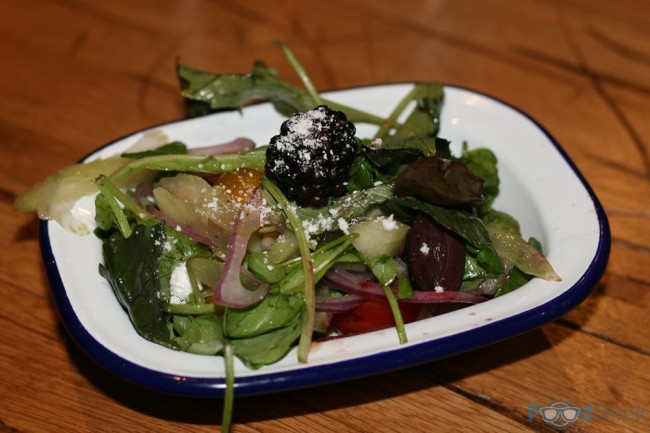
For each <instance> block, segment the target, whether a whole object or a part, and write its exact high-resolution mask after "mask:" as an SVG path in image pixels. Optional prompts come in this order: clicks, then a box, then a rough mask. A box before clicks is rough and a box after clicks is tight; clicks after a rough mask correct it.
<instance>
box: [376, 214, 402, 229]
mask: <svg viewBox="0 0 650 433" xmlns="http://www.w3.org/2000/svg"><path fill="white" fill-rule="evenodd" d="M378 220H379V221H380V222H381V225H382V227H383V228H384V230H397V221H395V219H394V218H393V215H390V216H387V217H385V216H380V217H379V218H378Z"/></svg>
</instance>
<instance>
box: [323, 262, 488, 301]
mask: <svg viewBox="0 0 650 433" xmlns="http://www.w3.org/2000/svg"><path fill="white" fill-rule="evenodd" d="M324 279H325V280H326V281H327V282H328V283H329V284H331V285H332V286H334V287H335V288H337V289H339V290H342V291H344V292H346V293H350V294H352V295H357V296H362V297H365V298H374V299H384V298H386V294H385V293H384V288H383V287H382V286H381V285H380V284H379V283H378V282H376V281H374V280H370V279H368V278H367V274H356V273H354V272H347V271H343V270H340V269H332V270H330V271H329V272H328V273H327V274H325V277H324ZM484 301H487V298H486V297H484V296H481V295H476V294H473V293H465V292H458V291H451V290H450V291H444V292H423V291H415V295H413V297H411V298H405V299H400V302H408V303H417V304H433V303H440V302H457V303H465V304H478V303H479V302H484Z"/></svg>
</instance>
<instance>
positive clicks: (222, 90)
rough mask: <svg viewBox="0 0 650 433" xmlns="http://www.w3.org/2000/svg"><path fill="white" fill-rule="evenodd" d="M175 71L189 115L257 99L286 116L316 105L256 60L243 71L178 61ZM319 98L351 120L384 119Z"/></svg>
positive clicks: (232, 106)
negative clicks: (215, 70) (227, 71)
mask: <svg viewBox="0 0 650 433" xmlns="http://www.w3.org/2000/svg"><path fill="white" fill-rule="evenodd" d="M176 72H177V75H178V79H179V81H180V84H181V96H183V98H184V99H185V101H186V108H187V114H188V116H196V115H201V114H206V113H209V112H212V111H220V110H239V109H241V108H242V107H244V106H245V105H247V104H249V103H251V102H255V101H259V100H269V101H270V102H271V103H272V104H273V106H274V108H275V109H276V110H277V111H278V112H279V113H281V114H283V115H285V116H290V115H292V114H293V113H296V112H298V111H309V110H311V109H313V108H314V107H315V106H316V105H317V103H315V101H314V98H313V97H312V95H311V94H310V93H309V92H307V91H305V90H303V89H301V88H298V87H296V86H294V85H292V84H290V83H289V82H288V81H285V80H283V79H281V78H280V77H278V75H277V73H276V72H275V71H273V70H271V69H269V68H268V67H267V66H266V65H265V64H264V63H263V62H259V61H258V62H255V64H254V65H253V69H252V70H251V71H250V72H248V73H245V74H213V73H210V72H205V71H200V70H198V69H194V68H190V67H189V66H186V65H183V64H181V63H178V64H177V65H176ZM321 101H322V103H324V104H326V105H328V106H330V107H331V108H334V109H336V110H340V111H343V112H344V113H345V114H346V116H347V118H348V120H350V121H351V122H368V123H373V124H379V123H381V122H382V121H383V120H384V119H382V118H381V117H379V116H375V115H373V114H370V113H366V112H363V111H360V110H356V109H354V108H352V107H347V106H345V105H342V104H338V103H336V102H334V101H329V100H327V99H321Z"/></svg>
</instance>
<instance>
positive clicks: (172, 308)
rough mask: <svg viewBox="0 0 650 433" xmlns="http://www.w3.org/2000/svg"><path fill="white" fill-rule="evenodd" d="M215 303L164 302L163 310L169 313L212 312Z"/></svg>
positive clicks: (214, 309) (215, 308) (214, 310)
mask: <svg viewBox="0 0 650 433" xmlns="http://www.w3.org/2000/svg"><path fill="white" fill-rule="evenodd" d="M217 308H218V307H217V305H216V304H165V306H164V310H165V311H166V312H168V313H171V314H197V315H198V314H213V313H216V312H217Z"/></svg>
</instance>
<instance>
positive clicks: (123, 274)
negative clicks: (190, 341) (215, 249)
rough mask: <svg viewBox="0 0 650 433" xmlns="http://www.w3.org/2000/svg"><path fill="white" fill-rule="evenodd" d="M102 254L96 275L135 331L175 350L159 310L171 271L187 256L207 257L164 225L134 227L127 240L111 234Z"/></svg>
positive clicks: (166, 315)
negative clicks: (105, 284) (103, 281)
mask: <svg viewBox="0 0 650 433" xmlns="http://www.w3.org/2000/svg"><path fill="white" fill-rule="evenodd" d="M103 255H104V265H103V266H101V268H100V273H101V274H102V276H104V278H106V280H107V281H108V282H109V283H110V285H111V287H112V289H113V291H114V292H115V295H116V297H117V299H118V300H119V301H120V303H121V304H122V306H123V307H124V308H125V309H126V310H127V312H128V314H129V317H130V319H131V321H132V322H133V325H134V327H135V329H136V331H137V332H138V333H139V334H140V335H142V336H143V337H144V338H146V339H148V340H151V341H153V342H156V343H158V344H162V345H164V346H167V347H172V348H174V349H179V348H180V346H179V343H178V341H176V339H175V338H174V335H173V334H172V332H171V330H170V328H169V322H170V319H171V316H170V315H169V313H167V312H166V311H165V309H164V303H166V302H169V299H170V278H171V275H172V272H173V271H174V269H175V268H176V267H178V266H184V263H185V262H186V261H187V260H188V259H189V258H191V257H206V258H209V257H211V255H212V254H211V253H210V252H209V251H208V250H205V249H203V248H201V247H199V246H198V245H196V244H195V243H193V242H192V241H191V240H190V239H189V238H187V236H185V235H183V234H182V233H180V232H177V231H176V230H173V229H171V228H169V227H166V226H165V225H164V224H157V225H153V226H148V225H141V224H138V225H136V226H135V227H134V228H133V232H132V234H131V236H130V237H128V238H125V237H124V236H123V235H122V234H121V233H120V232H119V231H114V233H113V234H112V235H110V236H109V237H108V239H107V240H106V241H105V242H104V244H103Z"/></svg>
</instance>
